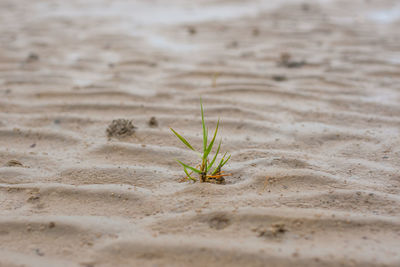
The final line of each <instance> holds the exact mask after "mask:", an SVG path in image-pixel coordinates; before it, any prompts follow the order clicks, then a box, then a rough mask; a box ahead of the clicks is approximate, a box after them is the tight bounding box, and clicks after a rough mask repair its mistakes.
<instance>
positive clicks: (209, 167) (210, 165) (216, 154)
mask: <svg viewBox="0 0 400 267" xmlns="http://www.w3.org/2000/svg"><path fill="white" fill-rule="evenodd" d="M221 143H222V139H221V140H220V141H219V145H218V148H217V152H216V153H215V155H214V158H213V159H212V161H211V162H210V164H209V165H208V167H207V172H208V171H209V170H210V169H211V168H212V166H213V165H214V162H215V160H216V159H217V156H218V152H219V149H220V148H221Z"/></svg>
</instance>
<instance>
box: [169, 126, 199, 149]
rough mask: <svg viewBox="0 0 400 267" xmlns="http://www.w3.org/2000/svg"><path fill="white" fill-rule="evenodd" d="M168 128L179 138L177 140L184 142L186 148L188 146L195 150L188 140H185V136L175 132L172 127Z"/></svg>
mask: <svg viewBox="0 0 400 267" xmlns="http://www.w3.org/2000/svg"><path fill="white" fill-rule="evenodd" d="M170 129H171V131H172V132H173V133H174V134H175V135H176V136H177V137H178V138H179V140H181V141H182V143H184V144H185V145H186V146H187V147H188V148H190V149H191V150H193V151H196V150H195V149H194V148H193V147H192V146H191V145H190V144H189V142H188V141H186V139H185V138H183V137H182V136H181V135H180V134H178V133H177V132H175V130H174V129H172V128H170Z"/></svg>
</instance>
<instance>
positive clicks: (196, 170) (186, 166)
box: [176, 160, 201, 174]
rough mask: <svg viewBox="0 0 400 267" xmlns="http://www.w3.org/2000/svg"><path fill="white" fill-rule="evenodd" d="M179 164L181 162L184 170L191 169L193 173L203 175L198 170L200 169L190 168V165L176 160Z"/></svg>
mask: <svg viewBox="0 0 400 267" xmlns="http://www.w3.org/2000/svg"><path fill="white" fill-rule="evenodd" d="M176 161H177V162H179V163H180V164H181V165H182V166H183V167H184V168H188V169H190V170H192V171H194V172H197V173H198V174H201V171H200V170H198V169H196V168H193V167H191V166H189V165H186V164H185V163H183V162H182V161H180V160H176Z"/></svg>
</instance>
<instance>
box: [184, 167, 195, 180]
mask: <svg viewBox="0 0 400 267" xmlns="http://www.w3.org/2000/svg"><path fill="white" fill-rule="evenodd" d="M183 171H184V172H185V173H186V176H187V177H188V178H189V179H190V180H192V181H195V182H197V180H196V179H195V178H193V177H192V176H190V174H189V172H188V171H187V169H186V168H185V167H183Z"/></svg>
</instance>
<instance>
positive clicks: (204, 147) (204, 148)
mask: <svg viewBox="0 0 400 267" xmlns="http://www.w3.org/2000/svg"><path fill="white" fill-rule="evenodd" d="M200 107H201V125H202V126H203V152H204V153H205V151H206V149H207V129H206V123H205V122H204V110H203V102H202V100H201V97H200Z"/></svg>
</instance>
